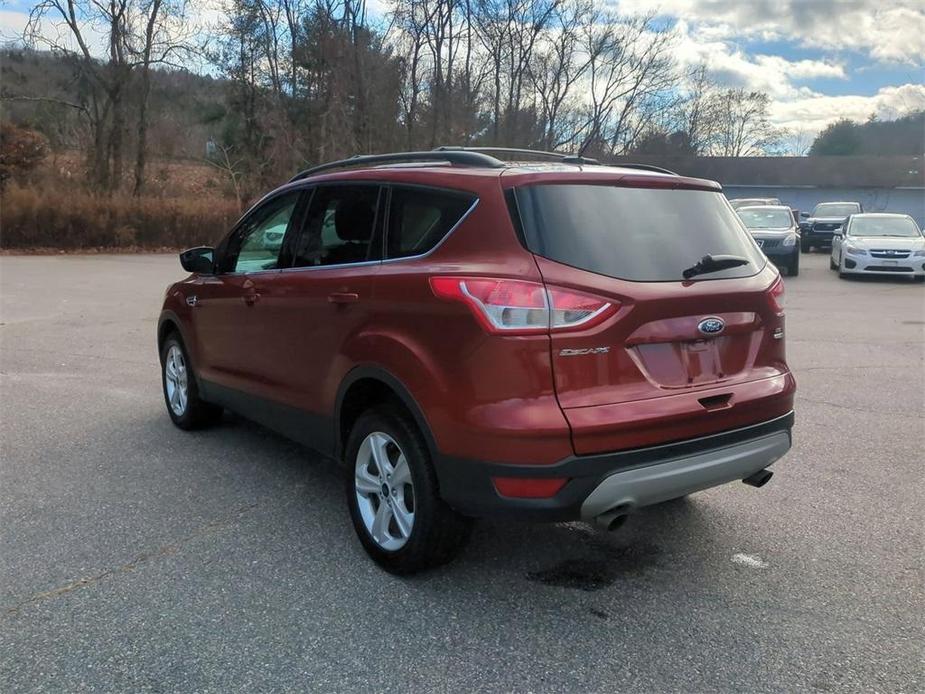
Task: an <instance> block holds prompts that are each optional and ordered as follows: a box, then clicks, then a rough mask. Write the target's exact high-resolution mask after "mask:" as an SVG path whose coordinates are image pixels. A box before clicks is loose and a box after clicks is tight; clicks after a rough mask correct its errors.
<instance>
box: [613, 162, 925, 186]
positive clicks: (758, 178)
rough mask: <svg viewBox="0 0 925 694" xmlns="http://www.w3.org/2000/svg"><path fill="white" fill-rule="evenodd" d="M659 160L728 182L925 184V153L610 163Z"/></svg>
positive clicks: (689, 172) (685, 172)
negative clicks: (924, 155) (918, 154)
mask: <svg viewBox="0 0 925 694" xmlns="http://www.w3.org/2000/svg"><path fill="white" fill-rule="evenodd" d="M621 162H638V163H641V164H653V165H655V166H662V167H664V168H666V169H670V170H672V171H676V172H677V173H679V174H681V175H682V176H693V177H697V178H706V179H710V180H713V181H719V183H721V184H722V185H723V186H781V187H788V188H789V187H794V186H797V187H804V186H805V187H814V188H925V161H923V157H922V156H884V157H876V156H867V155H863V156H841V157H835V156H826V157H815V156H814V157H694V156H675V155H661V154H659V155H655V154H649V155H645V154H631V155H627V156H621V157H614V158H613V159H612V160H611V161H610V162H608V163H612V164H615V165H617V166H619V164H620V163H621Z"/></svg>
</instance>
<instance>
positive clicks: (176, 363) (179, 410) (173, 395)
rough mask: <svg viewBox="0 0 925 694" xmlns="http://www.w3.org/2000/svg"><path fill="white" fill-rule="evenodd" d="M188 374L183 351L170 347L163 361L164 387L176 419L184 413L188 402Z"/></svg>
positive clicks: (176, 347)
mask: <svg viewBox="0 0 925 694" xmlns="http://www.w3.org/2000/svg"><path fill="white" fill-rule="evenodd" d="M188 378H189V376H188V373H187V370H186V360H185V359H184V358H183V351H182V350H181V349H180V348H179V347H178V346H177V345H171V346H170V349H169V350H168V351H167V358H166V359H165V360H164V386H165V387H166V388H167V401H168V402H169V403H170V409H171V410H173V413H174V414H175V415H177V417H182V416H183V415H184V413H185V412H186V404H187V402H188V400H189V388H188V380H187V379H188Z"/></svg>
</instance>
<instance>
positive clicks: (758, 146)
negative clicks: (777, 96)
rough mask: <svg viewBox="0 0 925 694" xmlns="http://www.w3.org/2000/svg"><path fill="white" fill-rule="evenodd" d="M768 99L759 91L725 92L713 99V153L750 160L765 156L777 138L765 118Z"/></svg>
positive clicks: (769, 121) (779, 134)
mask: <svg viewBox="0 0 925 694" xmlns="http://www.w3.org/2000/svg"><path fill="white" fill-rule="evenodd" d="M769 105H770V98H769V97H768V95H767V94H762V93H761V92H749V91H746V90H744V89H727V90H725V91H723V92H720V93H719V94H718V95H717V97H716V128H717V131H716V144H715V146H714V149H713V153H714V154H717V155H719V156H724V157H751V156H758V155H761V154H765V153H767V151H768V150H769V149H770V148H771V147H773V146H775V145H776V144H777V143H778V142H779V141H780V139H781V134H782V133H781V131H780V130H778V129H777V128H775V127H774V125H773V124H772V123H771V120H770V118H769V116H768V107H769Z"/></svg>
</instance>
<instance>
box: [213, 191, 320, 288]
mask: <svg viewBox="0 0 925 694" xmlns="http://www.w3.org/2000/svg"><path fill="white" fill-rule="evenodd" d="M311 192H312V191H311V190H310V189H309V188H308V187H307V186H298V187H293V188H286V189H283V190H279V191H274V192H273V193H269V194H267V195H265V196H264V197H262V198H261V199H260V200H258V201H257V202H255V203H254V204H253V205H251V208H250V209H249V210H248V211H247V212H245V213H244V214H243V215H241V218H240V219H239V220H238V222H237V224H235V225H234V226H233V227H232V229H231V231H229V232H228V233H227V234H226V235H225V238H223V239H222V241H221V243H220V244H219V246H218V248H217V249H216V250H217V253H216V256H217V262H216V263H215V265H216V267H218V266H220V265H221V263H222V262H224V258H225V254H226V253H227V252H228V245H229V244H230V243H231V239H233V238H234V237H235V235H236V234H237V233H238V232H239V231H240V230H241V227H243V226H244V225H245V224H247V223H248V221H249V220H250V219H251V218H252V217H253V216H254V215H255V214H257V213H259V212H260V211H261V210H263V209H264V208H265V207H266V206H267V205H268V204H270V203H272V202H273V201H274V200H277V199H279V198H281V197H282V196H284V195H290V194H292V193H295V194H297V195H298V196H299V197H298V199H297V200H296V204H295V208H293V210H292V216H291V217H290V218H289V222H288V223H287V225H286V233H285V235H284V236H283V242H282V244H281V245H280V248H279V252H280V257H282V253H283V249H284V248H285V247H286V245H287V241H289V240H290V238H291V236H292V231H293V229H294V226H293V223H294V222H295V223H296V224H297V226H298V227H301V226H302V223H303V222H304V217H305V213H306V212H307V210H308V202H310V201H311V194H310V193H311ZM238 251H239V252H240V249H238ZM284 269H285V268H279V267H277V268H272V269H268V270H250V271H246V270H244V271H236V270H228V271H225V272H216V273H215V276H216V277H241V276H243V275H268V274H271V273H276V272H280V271H281V270H284Z"/></svg>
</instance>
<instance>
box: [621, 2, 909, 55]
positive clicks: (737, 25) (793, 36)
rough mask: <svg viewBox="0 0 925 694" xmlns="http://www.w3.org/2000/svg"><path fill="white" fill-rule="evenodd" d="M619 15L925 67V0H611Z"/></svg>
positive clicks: (720, 35) (719, 35) (707, 32)
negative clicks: (660, 18) (650, 15)
mask: <svg viewBox="0 0 925 694" xmlns="http://www.w3.org/2000/svg"><path fill="white" fill-rule="evenodd" d="M611 2H612V3H613V4H614V5H615V6H616V7H617V9H618V11H620V12H630V13H640V12H658V13H659V14H662V15H667V16H673V17H679V18H680V17H683V18H684V19H685V20H686V21H687V22H689V23H691V24H693V25H696V26H701V25H702V29H701V31H703V32H704V35H705V36H710V37H711V38H713V39H716V38H729V37H732V36H739V37H749V38H760V39H764V40H771V39H777V40H788V39H789V40H793V41H795V42H796V43H797V44H799V45H802V46H805V47H812V48H821V49H825V50H830V51H842V50H853V51H859V52H862V53H865V54H867V55H868V56H869V57H871V58H872V59H874V60H877V61H880V62H890V63H906V64H911V65H922V64H923V63H925V4H923V3H922V0H889V1H888V2H886V1H884V0H745V1H738V2H737V1H735V0H611Z"/></svg>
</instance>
